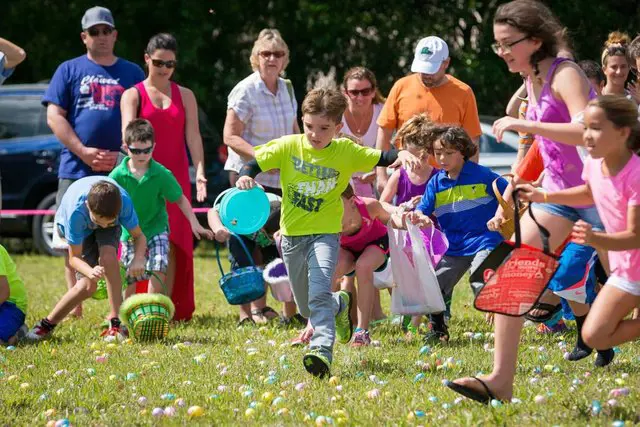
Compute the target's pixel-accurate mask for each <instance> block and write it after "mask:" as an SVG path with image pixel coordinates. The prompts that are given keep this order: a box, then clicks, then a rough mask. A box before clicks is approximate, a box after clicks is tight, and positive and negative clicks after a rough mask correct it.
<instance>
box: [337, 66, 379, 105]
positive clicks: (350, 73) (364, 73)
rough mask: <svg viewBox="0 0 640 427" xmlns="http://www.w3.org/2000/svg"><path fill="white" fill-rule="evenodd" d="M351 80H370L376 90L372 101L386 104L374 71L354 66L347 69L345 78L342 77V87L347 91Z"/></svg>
mask: <svg viewBox="0 0 640 427" xmlns="http://www.w3.org/2000/svg"><path fill="white" fill-rule="evenodd" d="M349 80H368V81H369V83H371V86H372V87H373V90H374V91H375V96H374V97H373V101H372V103H373V104H384V101H385V98H384V96H382V93H380V88H379V87H378V81H377V80H376V76H375V74H373V71H371V70H370V69H368V68H365V67H353V68H350V69H349V70H347V72H346V73H345V74H344V79H342V87H343V88H344V90H345V91H346V90H347V82H348V81H349Z"/></svg>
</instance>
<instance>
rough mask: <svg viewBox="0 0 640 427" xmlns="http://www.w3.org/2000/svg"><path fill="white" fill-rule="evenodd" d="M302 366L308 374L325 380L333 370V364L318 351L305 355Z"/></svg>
mask: <svg viewBox="0 0 640 427" xmlns="http://www.w3.org/2000/svg"><path fill="white" fill-rule="evenodd" d="M302 364H303V365H304V369H306V370H307V372H309V373H310V374H311V375H313V376H315V377H318V378H324V377H325V376H327V375H329V371H330V369H331V362H329V359H327V358H326V356H323V355H322V354H320V353H319V352H318V351H310V352H309V353H307V354H305V355H304V357H303V358H302Z"/></svg>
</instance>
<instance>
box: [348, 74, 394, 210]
mask: <svg viewBox="0 0 640 427" xmlns="http://www.w3.org/2000/svg"><path fill="white" fill-rule="evenodd" d="M342 92H343V93H344V95H345V96H346V97H347V102H348V107H347V109H346V111H345V112H344V116H343V117H342V133H345V134H347V135H351V136H354V137H356V138H357V139H358V140H359V141H360V142H361V143H362V144H363V145H365V146H367V147H371V148H376V135H377V132H378V125H377V124H376V122H377V120H378V116H379V115H380V111H381V110H382V106H383V105H384V97H383V96H382V95H381V94H380V91H379V90H378V87H377V82H376V76H375V75H374V74H373V72H372V71H371V70H369V69H367V68H365V67H354V68H351V69H350V70H349V71H347V72H346V73H345V75H344V79H343V81H342ZM371 172H374V171H371ZM375 179H376V175H375V173H366V174H362V173H356V174H354V175H353V179H352V181H351V183H352V185H353V189H354V191H355V193H356V195H358V196H362V197H374V198H375V197H376V196H375V193H374V187H373V183H374V181H375Z"/></svg>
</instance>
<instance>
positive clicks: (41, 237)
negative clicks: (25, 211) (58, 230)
mask: <svg viewBox="0 0 640 427" xmlns="http://www.w3.org/2000/svg"><path fill="white" fill-rule="evenodd" d="M36 209H38V210H55V209H56V193H51V194H49V195H48V196H47V197H45V198H44V199H42V201H41V202H40V203H39V204H38V206H37V207H36ZM53 217H54V215H51V214H49V215H36V216H34V217H33V223H32V225H31V235H32V236H33V245H34V246H35V248H36V249H37V250H38V252H40V253H42V254H45V255H50V256H62V253H61V252H57V251H54V250H53V248H52V246H51V238H52V235H53Z"/></svg>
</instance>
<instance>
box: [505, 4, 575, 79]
mask: <svg viewBox="0 0 640 427" xmlns="http://www.w3.org/2000/svg"><path fill="white" fill-rule="evenodd" d="M493 24H494V25H495V24H506V25H510V26H511V27H513V28H515V29H517V30H518V31H520V32H522V33H524V34H525V35H526V36H528V37H530V38H535V39H538V40H540V42H541V43H542V44H541V45H540V48H539V49H538V50H537V51H536V52H534V53H533V54H532V55H531V58H530V59H529V61H530V63H531V66H532V67H533V72H534V74H535V76H536V77H539V74H540V69H539V67H538V64H539V63H540V61H542V60H543V59H546V58H549V57H551V58H555V57H556V56H557V55H558V51H559V50H560V49H561V48H566V47H568V45H569V42H568V40H567V36H566V29H565V28H564V27H563V26H562V24H561V23H560V21H558V19H557V18H556V17H555V16H554V14H553V13H552V12H551V10H550V9H549V8H548V7H547V6H545V5H544V4H543V3H541V2H539V1H537V0H514V1H511V2H509V3H505V4H503V5H500V7H498V10H497V11H496V14H495V16H494V17H493Z"/></svg>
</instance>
